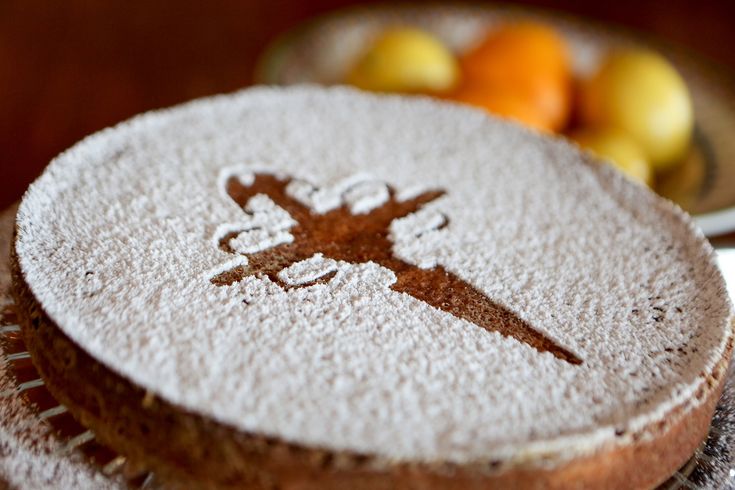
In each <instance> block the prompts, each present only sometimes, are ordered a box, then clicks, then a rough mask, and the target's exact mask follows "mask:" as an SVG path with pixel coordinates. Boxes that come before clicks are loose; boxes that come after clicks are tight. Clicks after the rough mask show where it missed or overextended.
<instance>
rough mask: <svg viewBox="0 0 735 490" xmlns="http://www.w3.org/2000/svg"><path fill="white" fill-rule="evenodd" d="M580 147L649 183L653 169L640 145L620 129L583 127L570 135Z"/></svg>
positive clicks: (632, 177) (631, 176) (631, 175)
mask: <svg viewBox="0 0 735 490" xmlns="http://www.w3.org/2000/svg"><path fill="white" fill-rule="evenodd" d="M570 137H571V138H572V139H573V140H574V141H576V142H577V144H578V145H579V146H581V147H582V148H584V149H586V150H589V151H590V152H591V153H593V154H594V155H595V156H597V157H598V158H600V159H603V160H607V161H608V162H610V163H611V164H612V165H613V166H615V167H616V168H617V169H618V170H620V171H622V172H623V173H624V174H626V175H627V176H628V177H630V178H631V179H633V180H636V181H638V182H641V183H643V184H646V185H651V180H652V177H653V171H652V168H651V165H650V164H649V163H648V160H647V159H646V153H645V152H644V151H643V149H642V148H641V147H640V145H639V144H638V143H637V142H636V140H635V139H633V138H632V137H631V136H629V135H628V134H627V133H625V132H624V131H622V130H620V129H616V128H612V127H608V128H585V129H581V130H579V131H576V132H574V133H572V134H571V136H570Z"/></svg>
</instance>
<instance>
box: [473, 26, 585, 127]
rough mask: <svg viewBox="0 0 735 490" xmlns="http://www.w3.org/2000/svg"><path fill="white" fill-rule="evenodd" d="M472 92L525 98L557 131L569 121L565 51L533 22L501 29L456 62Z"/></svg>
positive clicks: (555, 37) (553, 34) (548, 31)
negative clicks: (511, 94)
mask: <svg viewBox="0 0 735 490" xmlns="http://www.w3.org/2000/svg"><path fill="white" fill-rule="evenodd" d="M460 63H461V66H462V73H463V77H464V80H465V85H466V86H468V87H472V90H473V91H475V90H485V91H488V92H500V93H504V94H510V93H514V94H516V96H518V97H523V98H526V99H527V100H528V101H529V102H530V103H531V104H532V105H534V106H535V107H536V108H537V110H538V111H539V113H540V114H542V115H543V117H544V118H545V119H547V121H548V126H549V127H550V128H551V129H553V130H555V131H558V130H560V129H562V128H563V127H564V126H565V125H566V123H567V120H568V118H569V112H570V108H571V72H570V61H569V51H568V48H567V46H566V44H565V42H564V40H563V39H562V38H561V36H559V35H558V34H557V33H556V32H555V31H554V30H553V29H552V28H550V27H548V26H546V25H543V24H538V23H533V22H522V23H513V24H506V25H504V26H501V27H499V28H498V29H496V30H493V31H491V32H490V33H489V34H488V36H487V37H486V38H485V39H484V40H483V41H482V42H481V43H480V44H478V45H477V46H476V47H475V48H474V49H472V50H471V51H469V52H468V53H467V54H465V55H464V56H462V58H461V60H460Z"/></svg>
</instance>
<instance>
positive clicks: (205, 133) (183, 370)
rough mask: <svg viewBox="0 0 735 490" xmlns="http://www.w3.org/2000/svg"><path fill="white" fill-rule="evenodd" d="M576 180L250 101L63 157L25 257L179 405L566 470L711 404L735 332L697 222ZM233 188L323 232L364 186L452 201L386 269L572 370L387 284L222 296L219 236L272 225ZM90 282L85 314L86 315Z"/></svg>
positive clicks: (401, 115)
mask: <svg viewBox="0 0 735 490" xmlns="http://www.w3.org/2000/svg"><path fill="white" fill-rule="evenodd" d="M585 159H586V157H584V156H582V155H581V154H579V153H578V152H577V150H575V149H574V148H572V147H571V146H569V145H567V144H566V143H564V142H562V141H557V140H551V139H546V138H542V137H540V136H538V135H536V134H534V133H531V132H529V131H526V130H523V129H521V128H519V127H516V126H512V125H509V124H506V123H503V122H499V121H496V120H493V119H490V118H487V117H486V116H484V115H483V114H482V113H480V112H477V111H473V110H470V109H466V108H460V107H454V106H450V105H448V104H441V103H437V102H433V101H429V100H426V99H418V98H415V99H408V98H405V99H404V98H398V97H377V96H369V95H365V94H359V93H356V92H353V91H351V90H348V89H341V88H339V89H317V88H304V87H301V88H292V89H287V90H286V89H265V88H263V89H256V90H250V91H245V92H242V93H238V94H235V95H231V96H221V97H215V98H212V99H208V100H202V101H196V102H193V103H190V104H187V105H185V106H182V107H179V108H176V109H173V110H169V111H161V112H156V113H150V114H146V115H143V116H140V117H138V118H135V119H134V120H132V121H130V122H128V123H124V124H122V125H120V126H118V127H116V128H113V129H111V130H107V131H104V132H102V133H99V134H97V135H94V136H92V137H90V138H88V139H86V140H84V141H83V142H81V143H80V144H78V145H77V146H76V147H74V148H73V149H71V150H69V151H67V152H66V153H64V154H62V155H60V156H59V157H58V158H57V159H56V160H55V161H54V162H53V163H52V165H51V166H50V167H49V168H48V170H47V171H46V172H45V173H44V175H43V176H42V177H41V178H39V180H38V181H37V182H36V183H34V184H33V186H32V187H31V188H30V189H29V191H28V193H27V194H26V196H25V198H24V201H23V203H22V206H21V209H20V212H19V218H18V232H19V234H18V241H17V245H16V246H17V251H18V254H19V257H20V264H21V267H22V270H23V272H24V274H25V275H26V279H27V281H28V284H29V285H30V287H31V289H32V291H33V293H34V294H35V295H36V297H37V298H38V299H39V301H41V303H42V304H43V305H44V307H45V309H46V311H47V312H48V314H49V315H50V316H51V317H52V318H53V319H54V321H56V322H57V323H58V324H59V326H60V327H61V328H62V329H63V330H64V332H65V333H66V334H67V335H68V336H69V337H71V338H72V339H73V340H74V341H75V342H77V343H78V344H79V345H80V346H81V347H83V348H84V349H86V350H87V351H89V352H90V353H91V354H92V355H93V356H95V357H96V358H98V359H100V360H101V361H102V362H104V363H105V364H106V365H108V366H109V367H110V368H112V369H113V370H115V371H117V372H119V373H120V374H122V375H123V376H125V377H127V378H129V379H131V380H132V381H133V382H135V383H137V384H139V385H141V386H143V387H145V388H147V389H150V390H152V391H154V392H156V393H157V394H159V395H160V396H162V397H163V398H165V399H167V400H169V401H171V402H173V403H176V404H179V405H181V406H183V407H186V408H187V409H190V410H193V411H195V412H198V413H202V414H205V415H207V416H210V417H212V418H215V419H217V420H220V421H223V422H227V423H229V424H232V425H233V426H236V427H239V428H242V429H244V430H248V431H256V432H260V433H265V434H269V435H274V436H278V437H282V438H284V439H286V440H289V441H294V442H300V443H305V444H313V445H319V446H325V447H329V448H333V449H350V450H354V451H360V452H366V453H374V454H379V455H382V456H386V457H389V458H395V459H401V460H450V461H457V462H468V461H475V460H488V459H518V458H520V459H529V458H530V459H537V458H542V457H550V458H552V459H553V458H555V457H561V456H562V455H564V456H569V455H572V454H577V453H580V452H586V451H592V450H594V449H596V448H599V447H600V445H602V444H608V443H611V442H613V441H616V440H625V437H626V436H623V437H616V435H615V432H616V431H618V433H620V432H623V433H629V431H634V430H636V429H638V428H641V427H643V426H644V425H645V424H647V423H649V422H651V421H654V420H657V419H659V418H660V417H662V416H663V415H664V414H665V413H666V412H667V411H668V410H670V409H671V408H672V407H673V406H675V405H677V404H680V403H684V402H687V403H691V404H692V405H693V404H696V400H695V399H693V398H692V395H693V393H695V392H696V390H697V388H698V387H699V386H700V385H701V383H702V382H703V381H702V379H701V378H700V375H699V373H702V372H707V371H709V370H710V369H711V368H712V366H713V364H714V363H715V362H716V361H717V360H718V359H719V357H720V355H721V353H722V351H723V349H724V346H725V344H726V342H727V340H728V338H729V336H730V329H729V326H728V325H729V324H728V319H729V316H730V305H729V302H728V300H727V297H726V294H725V292H724V283H723V280H722V277H721V276H720V274H719V272H718V270H717V268H716V266H715V264H714V260H713V256H712V250H711V248H710V247H709V245H708V244H707V243H706V241H705V239H704V238H703V237H702V236H701V234H700V233H699V232H698V231H696V230H695V229H694V228H693V226H692V225H691V223H690V221H689V219H688V218H687V217H685V216H684V215H683V214H682V213H681V212H680V211H679V210H678V209H677V208H675V207H674V206H672V205H671V204H670V203H668V202H665V201H663V200H660V199H659V198H657V197H655V196H654V195H652V194H651V193H649V192H648V191H646V190H644V189H643V188H640V187H638V186H635V185H633V184H631V183H629V182H627V181H625V180H624V179H623V178H622V177H620V176H618V175H617V174H616V173H614V172H613V171H612V170H610V169H608V168H606V167H597V166H595V165H591V164H588V163H587V162H586V161H585ZM231 168H240V169H241V172H242V178H244V179H247V178H251V177H248V176H252V174H253V170H252V169H256V168H257V169H263V170H264V171H267V172H269V173H280V174H283V175H288V176H289V177H293V178H294V180H293V181H292V182H291V184H290V185H289V189H288V193H289V195H290V196H292V197H293V198H295V199H298V200H299V201H301V202H302V203H304V204H306V205H308V206H309V207H310V208H311V209H312V210H313V212H316V213H324V212H327V211H329V210H331V209H334V208H335V207H337V206H340V205H341V204H342V203H344V202H348V201H347V200H348V199H352V198H350V197H349V196H353V197H354V196H364V195H372V194H370V193H367V194H362V191H360V192H358V191H357V190H355V191H354V194H352V193H351V191H350V190H351V189H353V188H357V186H358V185H366V184H365V183H366V182H386V183H387V184H389V185H390V186H391V187H393V188H395V189H396V192H397V195H404V194H408V195H410V194H415V193H416V189H430V188H441V189H444V190H446V195H445V196H443V197H442V198H441V199H437V200H436V201H433V202H432V203H430V204H428V205H427V206H426V207H425V208H424V209H422V210H421V211H420V212H418V213H416V215H415V216H412V217H407V218H406V221H396V222H394V226H393V227H392V229H391V232H392V234H391V238H392V240H393V243H394V254H395V255H397V256H399V257H401V258H402V259H403V260H406V261H409V262H411V263H413V264H415V265H419V266H422V267H429V266H432V265H434V264H439V265H442V266H443V267H444V268H446V269H447V270H449V271H451V272H453V273H454V274H457V275H458V276H460V277H461V278H462V279H463V280H465V281H467V282H469V283H471V284H472V285H473V286H475V287H476V288H478V289H480V290H481V291H482V292H484V293H485V294H486V295H488V296H489V297H490V298H492V299H493V300H495V301H497V302H498V303H501V304H503V305H505V306H506V307H508V308H510V309H511V310H513V311H514V312H516V313H517V314H518V315H519V316H521V317H522V318H523V319H524V320H526V321H527V322H529V323H530V324H531V325H532V326H533V327H534V328H536V329H537V330H538V331H540V332H542V333H543V334H544V335H545V336H547V337H549V338H551V339H553V340H554V342H556V343H558V344H559V345H563V346H565V347H566V348H568V349H569V350H571V351H573V352H575V353H576V354H577V355H578V356H579V357H580V358H581V359H582V360H583V364H582V365H578V366H575V365H571V364H569V363H566V362H563V361H560V360H559V359H557V358H555V357H554V356H553V355H551V354H549V353H544V354H541V353H539V352H538V351H536V350H534V349H532V348H531V347H529V346H528V345H525V344H523V343H520V342H518V341H516V340H514V339H510V338H506V337H503V336H501V335H499V334H496V333H489V332H488V331H486V330H484V329H482V328H479V327H477V326H475V325H473V324H471V323H469V322H467V321H464V320H461V319H458V318H457V317H454V316H452V315H450V314H447V313H445V312H443V311H440V310H437V309H434V308H431V307H429V306H428V305H427V304H425V303H423V302H421V301H418V300H416V299H415V298H412V297H411V296H408V295H406V294H402V293H398V292H395V291H393V290H391V289H390V288H389V286H390V284H392V283H393V282H394V281H395V280H396V278H395V275H394V274H393V273H392V272H391V271H390V270H387V269H385V268H383V267H381V266H378V265H376V264H373V263H365V264H339V267H338V269H337V272H336V273H335V275H334V277H333V278H332V279H331V280H330V281H328V282H327V283H319V284H314V285H311V286H309V287H303V288H292V289H288V290H286V289H284V288H281V287H280V286H278V285H277V284H274V283H273V282H271V281H270V280H269V279H268V278H267V277H263V278H257V277H253V276H248V277H246V278H245V279H243V280H242V281H240V282H238V283H234V284H232V285H229V286H216V285H214V284H212V283H211V282H210V281H209V278H210V277H212V272H213V271H222V270H226V267H227V265H228V264H232V262H231V261H232V256H231V255H229V254H227V253H226V252H225V251H223V250H221V249H220V248H219V247H218V246H217V243H216V240H214V241H213V239H212V237H213V236H214V237H219V238H221V237H224V236H226V235H227V233H228V231H227V230H229V232H233V231H239V230H243V229H246V228H245V227H240V225H241V224H243V223H246V222H247V221H248V220H249V219H252V217H249V216H250V215H249V214H248V213H250V214H252V215H255V214H257V209H258V208H257V206H256V207H253V208H251V209H250V210H247V209H246V210H243V209H241V208H240V207H239V206H237V205H236V204H235V203H234V202H233V201H232V200H231V199H229V198H228V197H227V196H226V193H223V191H222V182H223V180H222V175H223V174H222V172H223V171H225V170H226V169H231ZM375 195H376V196H377V195H378V194H375ZM353 202H357V203H359V202H363V203H364V202H378V199H375V200H370V199H367V200H364V199H362V198H359V199H357V198H355V199H354V200H353ZM360 206H362V205H360ZM360 206H358V208H360ZM360 209H362V208H360ZM424 212H425V213H426V214H423V213H424ZM437 216H444V217H446V221H447V222H446V223H444V222H443V221H439V219H438V218H437ZM268 224H269V225H270V224H271V221H270V220H268ZM259 229H266V228H259ZM280 231H285V230H283V229H280ZM247 250H249V249H247ZM325 258H326V257H325ZM236 260H240V261H241V262H240V263H242V264H244V263H246V261H247V258H246V257H245V256H242V257H241V258H238V259H236ZM310 260H311V259H310ZM317 262H319V261H318V260H316V259H314V261H313V262H310V261H306V263H299V264H294V266H296V268H295V269H291V268H289V270H288V272H284V274H285V275H284V276H283V277H284V278H285V279H284V281H285V282H287V281H286V279H288V280H293V281H295V282H297V281H300V279H299V277H300V278H302V279H303V278H304V277H313V276H314V274H316V272H314V273H312V272H313V271H312V267H316V265H317V264H316V263H317ZM294 266H292V267H294ZM316 269H318V267H316ZM321 270H323V269H321ZM87 271H92V272H94V275H95V277H96V279H95V281H97V282H96V283H95V284H94V294H78V293H77V292H78V291H82V290H83V288H84V287H88V286H85V284H87V283H86V282H85V281H86V279H85V273H86V272H87ZM279 278H280V276H279Z"/></svg>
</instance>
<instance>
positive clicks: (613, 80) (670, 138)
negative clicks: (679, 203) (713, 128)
mask: <svg viewBox="0 0 735 490" xmlns="http://www.w3.org/2000/svg"><path fill="white" fill-rule="evenodd" d="M580 102H581V107H580V110H581V116H582V119H583V121H584V122H585V123H586V124H589V125H594V126H599V125H603V126H616V127H618V128H620V129H623V130H624V131H626V132H627V133H628V134H630V135H631V136H632V137H633V138H635V139H636V141H637V142H638V143H639V144H640V145H641V147H642V148H643V150H644V151H645V152H646V155H647V156H648V160H649V161H650V162H651V164H652V165H653V168H654V170H655V171H662V170H668V169H670V168H671V167H673V166H675V165H676V164H677V163H678V162H679V161H680V160H681V159H682V158H683V156H684V155H685V154H686V151H687V149H688V148H689V144H690V140H691V133H692V127H693V124H694V116H693V109H692V101H691V98H690V96H689V90H688V89H687V86H686V84H685V83H684V80H683V79H682V78H681V76H680V75H679V73H677V71H676V70H675V69H674V67H673V66H672V65H671V64H670V63H669V62H668V61H666V60H665V59H664V58H663V57H661V56H660V55H658V54H656V53H652V52H648V51H622V52H618V53H613V54H612V55H610V56H609V57H608V58H607V59H606V60H605V62H604V63H603V64H602V66H601V67H600V69H599V71H598V72H597V73H596V74H595V75H594V76H593V77H592V78H591V79H590V80H588V81H587V82H585V83H584V84H583V86H582V94H581V101H580Z"/></svg>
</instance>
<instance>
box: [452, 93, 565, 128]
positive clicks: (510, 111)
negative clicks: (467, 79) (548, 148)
mask: <svg viewBox="0 0 735 490" xmlns="http://www.w3.org/2000/svg"><path fill="white" fill-rule="evenodd" d="M449 99H450V100H453V101H455V102H459V103H462V104H468V105H471V106H475V107H479V108H482V109H485V110H486V111H488V112H490V113H492V114H495V115H498V116H501V117H505V118H508V119H513V120H514V121H517V122H520V123H521V124H524V125H526V126H530V127H532V128H535V129H537V130H539V131H542V132H551V131H552V125H551V122H550V121H549V120H548V118H546V116H545V115H544V114H543V113H542V112H540V111H539V110H538V108H537V107H536V106H534V104H533V103H532V102H531V101H529V100H528V99H527V98H526V97H523V96H521V95H519V94H517V93H514V92H512V91H511V92H500V91H488V90H484V89H481V88H480V89H478V88H475V87H472V86H468V87H463V88H461V89H460V90H458V91H456V92H455V93H453V94H452V95H451V96H450V97H449Z"/></svg>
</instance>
